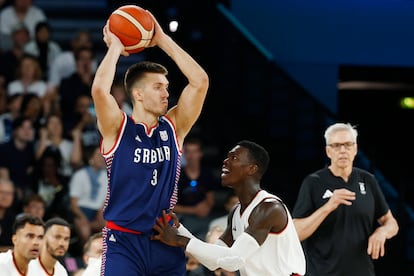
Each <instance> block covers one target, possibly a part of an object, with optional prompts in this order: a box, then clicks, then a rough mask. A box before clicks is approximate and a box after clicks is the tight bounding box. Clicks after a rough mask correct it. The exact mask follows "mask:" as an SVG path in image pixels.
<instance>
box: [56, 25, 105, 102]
mask: <svg viewBox="0 0 414 276" xmlns="http://www.w3.org/2000/svg"><path fill="white" fill-rule="evenodd" d="M83 47H86V48H90V49H92V47H93V45H92V40H91V35H90V33H89V31H87V30H79V31H78V32H76V34H75V35H74V37H73V38H72V40H71V49H70V50H68V51H63V52H62V53H60V54H59V55H58V56H57V57H56V59H55V60H54V61H53V63H52V64H51V66H50V70H49V79H48V90H49V91H50V92H51V93H52V94H56V95H57V91H58V87H59V86H60V83H61V81H62V80H63V79H65V78H68V77H70V76H71V75H72V74H73V73H75V71H76V60H75V53H76V52H77V51H78V49H80V48H83ZM96 67H97V61H96V59H93V60H92V71H93V72H95V70H96Z"/></svg>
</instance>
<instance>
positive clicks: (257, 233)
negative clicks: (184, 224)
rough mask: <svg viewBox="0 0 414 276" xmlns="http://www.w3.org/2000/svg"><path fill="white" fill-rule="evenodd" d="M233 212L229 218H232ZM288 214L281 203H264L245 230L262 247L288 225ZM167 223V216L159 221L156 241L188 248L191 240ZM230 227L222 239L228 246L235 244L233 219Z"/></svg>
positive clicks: (252, 215) (156, 226)
mask: <svg viewBox="0 0 414 276" xmlns="http://www.w3.org/2000/svg"><path fill="white" fill-rule="evenodd" d="M233 213H234V212H231V213H230V215H229V216H232V215H233ZM287 220H288V219H287V213H286V209H285V208H284V206H283V205H282V204H281V203H280V202H279V201H271V202H262V203H260V204H259V205H258V206H256V208H255V209H254V210H253V211H252V213H251V215H250V218H249V227H248V228H247V229H246V230H245V232H246V233H248V234H250V235H251V236H252V237H253V238H255V239H256V241H257V242H258V244H260V245H262V244H263V242H264V241H265V240H266V238H267V235H268V234H269V233H270V232H280V231H282V230H283V229H284V228H285V227H286V225H287ZM164 221H166V215H165V213H163V218H160V219H157V222H156V224H155V225H154V230H156V231H157V232H158V234H157V235H154V236H153V239H154V240H159V241H161V242H163V243H165V244H168V245H170V246H179V247H182V248H186V247H187V244H188V243H189V241H190V239H189V238H187V237H183V236H180V235H178V234H177V228H175V227H172V226H170V225H169V224H168V223H164ZM229 223H230V224H229V226H228V227H227V229H226V231H225V232H224V233H223V235H222V236H221V237H220V239H222V240H223V241H224V242H225V243H226V244H227V245H228V246H231V245H232V244H233V239H232V234H231V219H230V218H229Z"/></svg>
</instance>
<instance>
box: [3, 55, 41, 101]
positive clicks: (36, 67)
mask: <svg viewBox="0 0 414 276" xmlns="http://www.w3.org/2000/svg"><path fill="white" fill-rule="evenodd" d="M46 90H47V85H46V82H45V81H43V80H42V69H41V68H40V64H39V61H38V60H37V59H36V57H34V56H30V55H24V56H23V57H22V58H21V60H20V63H19V67H18V68H17V78H16V79H15V80H14V81H12V82H10V83H9V84H8V86H7V94H8V95H9V96H11V95H14V94H28V93H33V94H35V95H36V96H38V97H39V98H41V99H42V98H43V97H44V96H45V94H46Z"/></svg>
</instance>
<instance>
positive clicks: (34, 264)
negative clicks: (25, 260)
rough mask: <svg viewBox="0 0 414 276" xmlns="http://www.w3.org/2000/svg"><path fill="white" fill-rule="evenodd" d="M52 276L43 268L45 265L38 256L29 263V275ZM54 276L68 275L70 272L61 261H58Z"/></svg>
mask: <svg viewBox="0 0 414 276" xmlns="http://www.w3.org/2000/svg"><path fill="white" fill-rule="evenodd" d="M31 275H33V276H35V275H36V276H50V274H48V273H47V272H46V270H45V269H44V268H43V266H42V265H41V264H40V262H39V258H36V259H35V260H32V261H30V263H29V274H28V276H31ZM53 276H68V272H67V271H66V269H65V268H64V267H63V265H62V264H61V263H59V262H56V264H55V267H54V272H53Z"/></svg>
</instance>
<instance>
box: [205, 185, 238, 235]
mask: <svg viewBox="0 0 414 276" xmlns="http://www.w3.org/2000/svg"><path fill="white" fill-rule="evenodd" d="M237 203H239V198H238V197H237V195H236V194H235V193H234V191H233V190H232V189H230V190H228V191H226V196H225V199H224V210H225V211H226V213H225V214H224V215H223V216H220V217H217V218H215V219H213V220H212V221H211V222H210V225H209V227H208V228H209V231H210V230H211V229H212V228H213V227H220V228H221V229H226V228H227V220H228V216H229V213H230V212H231V210H232V209H233V208H234V207H235V206H236V204H237Z"/></svg>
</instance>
